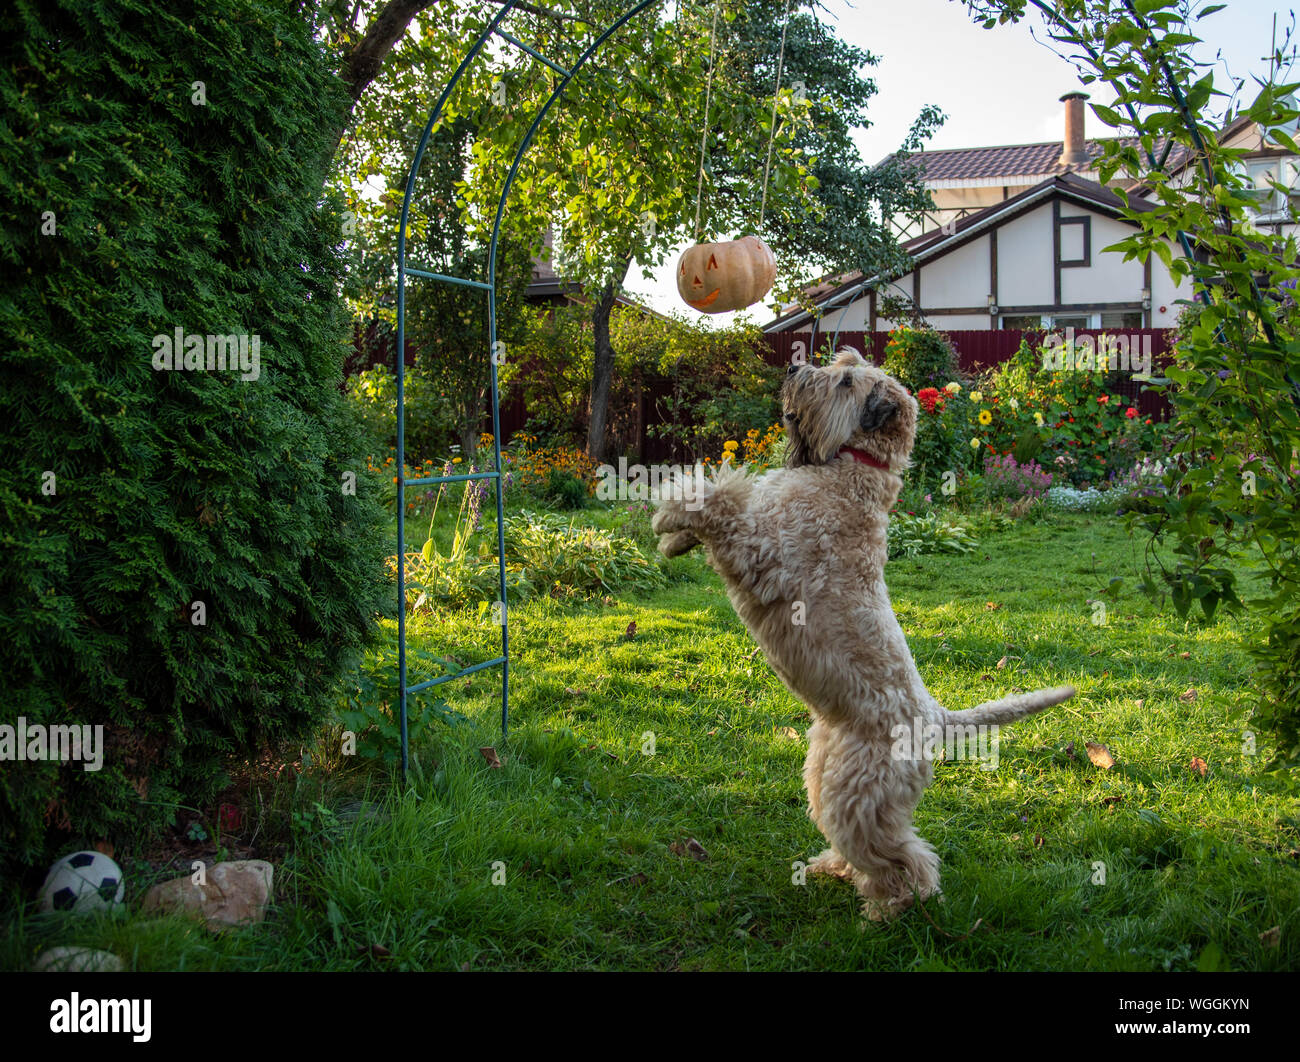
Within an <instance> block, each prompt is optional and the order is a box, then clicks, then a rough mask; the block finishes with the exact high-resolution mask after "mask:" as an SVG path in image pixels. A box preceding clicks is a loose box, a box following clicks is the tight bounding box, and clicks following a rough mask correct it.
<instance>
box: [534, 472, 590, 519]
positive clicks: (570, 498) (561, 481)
mask: <svg viewBox="0 0 1300 1062" xmlns="http://www.w3.org/2000/svg"><path fill="white" fill-rule="evenodd" d="M542 497H543V498H544V499H545V500H546V501H547V502H549V503H550V504H551V505H554V506H555V507H556V508H559V509H581V508H583V507H585V506H586V504H587V485H586V484H585V483H583V482H582V480H580V479H579V478H578V477H577V476H575V475H574V474H573V473H572V472H567V471H565V470H564V469H562V468H552V469H551V470H550V471H549V472H548V473H547V474H546V484H545V486H544V487H543V488H542Z"/></svg>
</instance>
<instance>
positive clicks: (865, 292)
mask: <svg viewBox="0 0 1300 1062" xmlns="http://www.w3.org/2000/svg"><path fill="white" fill-rule="evenodd" d="M1086 99H1087V96H1086V95H1085V94H1084V93H1082V92H1072V93H1067V94H1066V95H1065V96H1063V97H1062V102H1063V103H1064V104H1065V135H1064V137H1063V139H1062V140H1061V141H1060V142H1055V143H1048V144H1019V145H1011V146H1005V147H984V148H967V149H962V150H956V151H926V152H921V153H918V154H916V155H913V156H909V157H908V158H907V159H906V160H905V161H906V162H908V163H909V164H912V165H915V166H916V167H917V168H918V170H919V172H920V174H921V175H922V176H923V179H924V183H925V186H926V188H927V189H928V190H929V191H930V194H931V197H932V199H933V200H934V203H935V210H934V211H933V212H931V214H930V215H928V216H927V217H926V218H925V219H924V221H923V224H922V225H921V226H920V229H921V231H920V232H917V233H914V234H913V235H912V236H911V238H910V239H908V240H906V242H904V243H903V245H902V246H903V249H904V250H906V251H907V252H908V254H909V255H910V256H911V259H912V268H911V269H910V270H909V271H908V272H906V273H903V274H902V275H899V276H896V275H888V276H886V275H880V276H864V275H862V274H861V273H850V274H845V275H841V276H836V277H831V278H827V279H826V280H825V281H823V282H822V283H820V284H819V285H817V286H814V287H812V288H810V289H808V290H807V291H806V292H805V299H804V302H805V305H806V304H808V303H811V304H812V306H813V307H814V310H813V312H811V313H810V312H809V311H808V310H806V309H804V308H802V307H800V306H792V307H788V308H786V309H785V311H783V312H782V313H781V315H780V316H779V317H778V318H777V319H776V320H775V321H773V322H772V323H771V324H769V325H768V326H767V327H766V328H765V331H767V332H770V333H774V332H795V331H798V332H803V331H809V330H811V329H812V328H813V327H814V321H816V325H815V327H816V330H817V331H818V332H838V331H858V330H863V331H873V332H874V331H887V330H889V329H891V328H893V327H894V326H895V325H896V324H898V323H900V321H901V320H907V319H915V318H916V317H920V318H923V319H924V320H926V321H927V322H928V323H929V324H930V325H932V326H933V327H935V328H939V329H943V330H947V331H957V330H966V329H975V330H985V329H1037V328H1064V327H1067V326H1072V327H1074V328H1078V329H1082V328H1104V329H1133V328H1170V327H1173V325H1174V324H1175V322H1176V319H1177V316H1178V313H1179V310H1180V305H1179V302H1180V300H1186V299H1187V298H1189V297H1190V289H1189V287H1188V285H1187V284H1186V283H1185V282H1184V283H1183V284H1182V285H1181V286H1180V285H1179V284H1178V283H1176V282H1175V279H1174V277H1173V276H1172V275H1171V274H1170V271H1169V269H1168V268H1167V267H1166V266H1165V265H1164V264H1163V262H1162V261H1161V260H1160V259H1159V258H1158V257H1155V256H1151V257H1149V258H1148V259H1147V261H1146V262H1139V261H1137V260H1129V261H1125V260H1124V256H1123V254H1121V253H1118V252H1113V251H1112V252H1108V251H1106V250H1105V248H1106V247H1109V246H1111V245H1113V244H1115V243H1118V242H1119V241H1121V240H1122V239H1124V238H1125V237H1126V236H1129V235H1131V234H1132V233H1133V231H1134V228H1135V225H1136V223H1135V222H1134V221H1132V220H1131V219H1129V218H1126V217H1124V216H1123V208H1124V201H1123V200H1121V199H1120V197H1119V196H1118V195H1116V194H1115V191H1114V190H1113V188H1114V187H1116V186H1120V187H1123V188H1124V189H1125V190H1126V191H1127V192H1129V193H1130V198H1129V202H1130V205H1131V207H1132V209H1134V210H1139V211H1140V210H1143V209H1147V207H1146V201H1145V199H1144V198H1143V196H1144V194H1145V191H1146V190H1145V189H1142V188H1139V187H1138V186H1136V185H1134V184H1133V183H1132V182H1131V181H1120V182H1115V184H1114V185H1112V187H1110V188H1108V187H1104V186H1103V185H1101V184H1099V183H1098V181H1097V177H1098V174H1097V170H1096V161H1097V159H1098V158H1099V157H1100V156H1101V154H1102V146H1101V143H1100V142H1098V141H1089V140H1087V139H1086V137H1085V135H1084V101H1085V100H1086ZM1220 137H1221V141H1222V142H1223V143H1225V144H1227V145H1229V146H1232V147H1240V148H1242V149H1243V150H1244V151H1245V155H1244V158H1243V163H1242V165H1243V167H1244V168H1245V171H1246V173H1247V175H1248V176H1249V177H1250V178H1251V179H1252V181H1253V182H1254V183H1255V184H1256V186H1257V187H1258V188H1260V189H1261V190H1260V194H1259V199H1260V206H1259V210H1258V211H1257V213H1256V217H1255V222H1256V224H1257V225H1258V226H1259V227H1260V228H1261V230H1266V229H1268V228H1269V227H1272V228H1274V229H1275V230H1279V231H1281V232H1282V233H1283V234H1285V233H1286V232H1287V231H1288V230H1289V229H1290V228H1292V227H1293V226H1292V225H1291V218H1292V217H1293V215H1294V207H1295V205H1296V202H1297V200H1300V182H1298V181H1297V162H1298V161H1300V160H1297V159H1296V158H1295V157H1294V156H1293V155H1289V154H1288V153H1287V152H1282V151H1278V150H1275V149H1274V147H1273V146H1271V145H1269V144H1268V143H1267V142H1266V141H1265V140H1264V138H1263V135H1262V131H1261V130H1260V129H1259V128H1258V126H1256V125H1255V124H1254V123H1252V122H1250V121H1248V120H1246V119H1244V118H1239V119H1237V120H1236V121H1234V122H1233V123H1231V124H1229V125H1228V126H1227V127H1225V129H1224V130H1222V131H1221V133H1220ZM1157 150H1160V146H1159V145H1157ZM1190 161H1191V160H1188V159H1186V158H1185V157H1184V156H1182V155H1181V154H1172V153H1171V157H1170V158H1169V159H1168V160H1167V165H1168V168H1169V170H1170V172H1171V173H1173V174H1177V173H1179V172H1182V171H1184V170H1185V167H1186V166H1187V165H1188V164H1189V162H1190ZM1270 178H1271V179H1273V180H1280V181H1281V182H1282V183H1283V184H1284V185H1285V186H1286V188H1288V189H1292V190H1294V193H1295V194H1294V195H1292V194H1288V193H1287V191H1285V190H1284V191H1282V192H1278V191H1276V190H1275V189H1273V188H1272V187H1271V186H1270ZM1169 252H1170V256H1171V257H1172V258H1178V257H1181V255H1182V254H1183V250H1182V248H1181V247H1180V246H1179V245H1178V244H1177V243H1176V242H1174V241H1172V240H1171V241H1169ZM900 309H901V310H904V311H906V315H905V316H904V315H903V314H902V313H900Z"/></svg>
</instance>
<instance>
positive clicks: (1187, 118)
mask: <svg viewBox="0 0 1300 1062" xmlns="http://www.w3.org/2000/svg"><path fill="white" fill-rule="evenodd" d="M518 2H519V0H505V2H504V3H502V5H501V8H500V10H499V11H498V12H497V13H496V15H495V16H494V17H493V18H492V20H491V21H490V22H489V23H488V25H487V26H486V27H485V28H484V30H483V31H482V32H481V33H480V34H479V35H478V37H477V38H476V39H475V40H474V42H473V44H472V45H471V46H470V49H469V51H468V52H467V53H466V55H465V58H464V59H463V60H461V63H460V65H459V66H458V67H457V68H456V71H455V73H454V74H452V76H451V79H450V80H449V81H448V82H447V84H446V85H445V86H444V87H443V90H442V94H441V95H440V96H439V97H438V102H437V103H436V104H435V105H434V108H433V110H432V112H431V113H430V115H429V120H428V122H427V123H425V126H424V132H423V134H422V135H421V136H420V142H419V146H418V147H417V148H416V151H415V157H414V159H413V160H412V162H411V170H410V173H409V175H408V176H407V180H406V194H405V195H404V196H403V198H402V216H401V222H400V228H399V229H398V233H397V469H398V471H397V558H398V563H397V599H398V613H397V628H398V650H397V668H398V698H399V711H400V725H401V744H402V756H401V763H402V776H403V778H405V776H406V769H407V762H408V751H409V740H408V738H409V735H408V732H407V710H406V699H407V696H408V694H411V693H418V692H419V691H421V690H424V689H428V688H430V687H432V686H437V685H440V684H442V683H445V682H451V681H453V680H454V679H457V678H461V677H463V676H465V675H469V674H472V673H474V672H476V671H482V670H484V669H486V668H490V667H496V666H497V665H498V664H499V665H500V666H501V734H502V737H503V738H504V737H505V736H506V735H507V734H508V731H509V720H510V628H509V622H508V603H507V601H506V568H505V512H504V506H503V500H502V490H503V486H504V483H503V480H502V472H501V410H500V396H499V393H498V388H497V357H496V355H495V351H496V341H497V339H496V336H497V316H496V312H497V308H496V263H497V243H498V240H499V238H500V234H501V218H502V216H503V215H504V213H505V208H506V201H507V199H508V197H509V195H510V189H511V186H512V185H513V184H514V180H515V175H516V173H517V172H518V170H519V164H520V162H521V161H522V160H523V157H524V153H525V152H526V151H527V150H528V148H529V147H530V146H531V144H532V141H533V137H534V135H535V134H536V132H537V129H538V127H539V126H540V125H541V123H542V120H543V119H544V118H545V117H546V115H547V113H548V112H549V111H550V109H551V107H552V106H553V105H554V104H555V102H556V101H557V100H558V99H559V98H560V96H561V95H563V93H564V90H565V89H566V88H568V86H569V82H570V81H572V80H573V77H574V75H575V74H576V73H577V72H578V71H579V70H580V69H581V68H582V67H583V66H584V65H586V63H587V61H588V60H589V59H590V58H591V57H592V55H594V54H595V52H596V51H597V49H599V48H600V46H601V45H602V44H604V43H605V41H606V40H608V39H609V38H610V37H611V36H613V34H615V33H616V32H618V30H620V29H621V28H622V27H623V26H624V25H625V24H626V23H628V22H629V21H630V20H631V19H633V18H635V17H636V16H637V15H639V14H640V13H641V12H642V11H644V10H645V9H646V8H648V7H653V6H657V5H658V4H659V3H660V2H661V0H640V2H638V3H635V4H634V5H633V6H631V7H630V8H628V10H627V11H625V12H624V13H623V14H622V15H620V16H619V17H618V18H617V19H615V20H614V22H612V23H611V24H610V25H609V26H608V27H606V28H605V29H604V30H603V31H602V32H601V33H600V34H599V35H598V36H597V37H596V38H595V40H593V41H592V42H591V44H589V45H588V46H587V48H586V50H585V51H583V52H582V54H581V55H580V56H579V57H578V61H577V62H576V63H574V64H573V66H572V67H571V68H569V69H566V68H565V67H563V66H560V65H559V64H557V63H555V62H552V61H551V60H550V59H548V58H546V56H544V55H542V54H541V53H540V52H538V51H536V50H535V49H534V48H531V47H530V46H529V45H527V44H525V43H524V42H523V41H521V40H519V39H517V38H516V37H513V36H512V35H511V34H509V33H507V32H505V31H504V30H503V29H501V23H502V22H503V21H504V20H505V18H506V16H507V15H509V14H510V12H511V11H512V10H514V8H515V7H516V6H517V4H518ZM715 2H716V0H715ZM1028 2H1029V4H1031V5H1032V6H1034V7H1035V8H1037V9H1038V10H1039V11H1040V12H1042V13H1043V15H1044V16H1045V17H1047V18H1048V19H1050V20H1052V21H1055V22H1057V23H1058V24H1061V25H1065V26H1070V23H1069V22H1068V20H1066V19H1065V18H1064V17H1063V16H1062V15H1061V14H1060V13H1059V12H1058V11H1056V10H1055V9H1054V8H1053V7H1052V6H1051V5H1049V4H1048V3H1046V2H1044V0H1028ZM1123 2H1124V6H1125V7H1126V8H1127V9H1128V11H1129V13H1130V14H1131V15H1132V16H1133V17H1134V19H1135V20H1136V21H1137V22H1138V24H1139V25H1141V26H1143V27H1144V28H1145V21H1144V20H1143V19H1142V18H1141V16H1140V15H1139V14H1138V12H1137V10H1136V8H1135V7H1134V4H1133V0H1123ZM1071 28H1073V27H1072V26H1071ZM494 35H495V36H497V37H499V38H501V39H502V40H503V41H506V42H507V43H509V44H511V45H513V46H514V47H516V48H518V49H520V50H521V51H522V52H524V53H525V54H526V55H529V56H531V57H532V58H534V59H536V60H537V61H538V62H541V63H544V64H545V65H546V66H548V67H550V68H551V69H552V70H554V71H555V72H556V73H557V74H559V75H560V80H559V82H558V84H557V85H556V87H555V90H554V91H553V92H552V93H551V95H550V96H549V97H547V99H546V101H545V102H544V103H543V104H542V106H541V107H540V108H539V109H538V111H537V114H536V115H535V116H534V118H533V121H532V124H531V125H530V126H529V127H528V131H527V132H526V133H525V134H524V137H523V140H522V141H520V144H519V147H518V149H517V150H516V151H515V156H514V159H513V160H512V161H511V164H510V169H509V170H508V172H507V173H506V178H505V182H504V183H503V185H502V187H501V195H500V197H499V199H498V200H497V209H496V216H495V218H494V220H493V224H492V239H491V244H490V246H489V249H488V269H487V280H486V281H479V280H470V279H468V278H465V277H452V276H446V275H444V274H440V273H431V272H429V271H427V270H423V269H416V268H412V267H410V266H408V265H407V262H406V225H407V220H408V217H409V215H410V209H411V197H412V196H413V195H414V193H415V178H416V176H417V174H418V173H419V171H420V163H421V161H422V160H423V159H424V153H425V150H426V149H427V148H428V145H429V137H430V136H431V135H432V133H433V129H434V126H436V125H437V124H438V120H439V119H440V118H441V117H442V113H443V108H444V107H445V106H446V103H447V100H448V99H449V98H450V96H451V93H452V92H453V90H454V89H455V88H456V85H457V84H459V82H460V79H461V77H462V76H463V75H464V73H465V71H466V70H467V69H468V68H469V65H470V63H472V62H473V61H474V59H475V58H476V57H477V56H478V54H479V52H481V51H482V50H483V46H484V45H485V44H486V43H487V42H488V40H489V39H491V38H492V37H493V36H494ZM1084 47H1085V49H1086V50H1087V51H1088V53H1089V54H1090V55H1091V56H1092V57H1093V58H1094V59H1097V58H1098V55H1097V52H1096V50H1095V49H1094V48H1092V47H1091V46H1090V45H1087V44H1086V43H1085V45H1084ZM1161 72H1162V73H1163V74H1164V77H1165V81H1166V83H1167V85H1168V86H1169V88H1170V90H1171V92H1172V94H1173V96H1174V98H1175V100H1176V102H1177V105H1178V108H1179V111H1180V115H1179V116H1180V118H1182V120H1183V122H1184V124H1185V125H1186V126H1187V128H1188V129H1189V130H1190V131H1191V134H1192V137H1193V139H1194V140H1195V141H1196V142H1197V144H1198V146H1199V144H1200V134H1199V131H1198V130H1197V128H1196V122H1195V118H1194V116H1193V115H1192V114H1191V113H1190V110H1189V108H1188V106H1187V103H1186V101H1185V100H1184V98H1183V96H1182V93H1181V91H1180V90H1179V88H1178V84H1177V82H1176V80H1175V79H1174V77H1173V75H1172V73H1171V72H1170V70H1169V69H1168V68H1167V67H1166V68H1165V69H1164V70H1162V71H1161ZM1125 108H1126V110H1128V112H1129V114H1130V115H1131V116H1132V117H1134V119H1136V114H1135V112H1134V110H1133V107H1132V105H1131V104H1125ZM1146 154H1147V157H1148V161H1149V162H1150V164H1151V165H1152V168H1153V169H1155V170H1160V169H1162V168H1163V166H1164V163H1165V161H1166V159H1167V156H1168V150H1166V152H1165V156H1164V157H1162V158H1161V159H1160V160H1159V162H1157V160H1156V158H1155V155H1154V153H1153V151H1152V150H1151V149H1150V148H1148V149H1146ZM1176 235H1177V239H1178V241H1179V243H1180V244H1181V245H1182V249H1183V252H1184V254H1186V255H1188V256H1189V257H1191V256H1192V254H1193V252H1192V244H1191V240H1190V239H1189V238H1188V235H1187V233H1186V232H1183V231H1179V232H1178V233H1177V234H1176ZM408 276H412V277H422V278H424V279H427V280H433V281H438V282H441V283H448V284H461V285H464V286H466V287H471V288H478V289H480V290H482V291H484V292H485V293H486V294H487V299H488V348H489V350H490V351H492V352H493V356H492V358H491V383H492V388H491V394H492V436H493V441H492V449H493V458H494V470H493V471H491V472H477V473H472V474H470V475H464V476H428V477H421V478H418V479H411V480H408V479H406V401H405V394H406V392H405V357H404V355H405V346H406V278H407V277H408ZM1201 298H1202V299H1203V300H1205V299H1208V296H1207V295H1206V294H1205V292H1201ZM815 328H816V324H815V322H814V338H815V335H816V332H815ZM836 335H838V329H836ZM1270 338H1271V337H1270ZM478 479H490V480H493V481H494V483H495V484H496V505H497V563H498V570H499V588H500V595H501V597H500V601H499V605H500V610H499V619H500V623H501V654H500V655H499V656H496V657H494V658H492V659H491V660H484V661H482V662H481V663H478V664H472V665H470V666H469V667H466V668H462V669H461V670H459V671H457V672H455V673H454V674H449V675H441V676H439V677H438V678H434V679H429V680H427V681H425V682H418V683H416V684H415V685H413V686H409V685H408V684H407V675H406V488H407V487H417V486H424V485H427V484H434V483H438V484H441V483H461V482H465V481H468V480H478Z"/></svg>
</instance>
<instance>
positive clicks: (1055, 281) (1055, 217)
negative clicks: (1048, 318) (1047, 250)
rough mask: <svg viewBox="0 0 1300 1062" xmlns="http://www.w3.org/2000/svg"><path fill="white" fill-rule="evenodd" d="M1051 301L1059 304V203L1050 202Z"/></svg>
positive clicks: (1054, 200) (1055, 200) (1057, 200)
mask: <svg viewBox="0 0 1300 1062" xmlns="http://www.w3.org/2000/svg"><path fill="white" fill-rule="evenodd" d="M1052 301H1053V302H1054V303H1056V305H1058V306H1059V305H1060V304H1061V201H1060V200H1059V199H1053V200H1052Z"/></svg>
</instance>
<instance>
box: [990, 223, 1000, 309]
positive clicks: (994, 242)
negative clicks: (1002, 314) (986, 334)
mask: <svg viewBox="0 0 1300 1062" xmlns="http://www.w3.org/2000/svg"><path fill="white" fill-rule="evenodd" d="M989 294H991V295H992V296H993V305H994V306H997V307H999V308H1001V303H1000V302H998V230H997V229H996V228H993V229H990V230H989ZM995 323H996V322H995ZM990 327H991V325H990Z"/></svg>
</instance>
